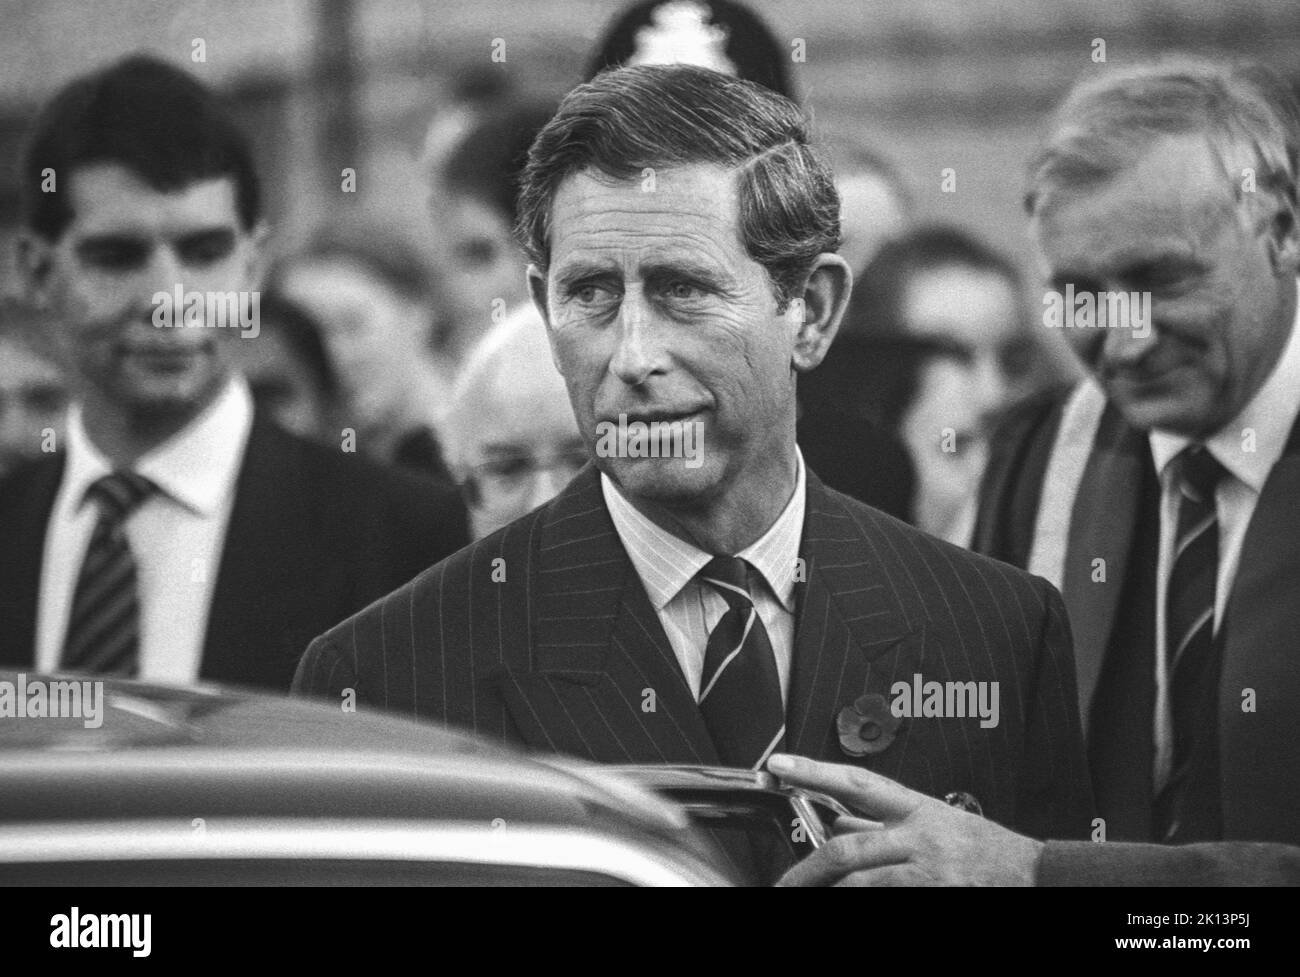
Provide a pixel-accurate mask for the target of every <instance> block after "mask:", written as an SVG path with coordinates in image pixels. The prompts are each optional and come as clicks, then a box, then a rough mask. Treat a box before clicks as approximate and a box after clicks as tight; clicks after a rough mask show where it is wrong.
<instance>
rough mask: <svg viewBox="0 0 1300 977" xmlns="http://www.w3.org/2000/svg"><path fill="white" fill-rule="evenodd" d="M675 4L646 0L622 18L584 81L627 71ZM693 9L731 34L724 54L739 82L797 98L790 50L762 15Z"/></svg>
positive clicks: (723, 4) (709, 6) (728, 0)
mask: <svg viewBox="0 0 1300 977" xmlns="http://www.w3.org/2000/svg"><path fill="white" fill-rule="evenodd" d="M673 2H680V0H644V2H642V3H637V4H633V5H632V6H631V7H628V8H627V10H625V11H623V13H621V14H619V15H618V16H617V17H616V18H615V19H614V21H613V23H611V24H610V25H609V27H607V28H606V29H605V34H604V36H603V37H602V39H601V42H600V46H599V47H598V48H597V49H596V54H595V57H593V58H592V60H591V62H590V63H589V64H588V66H587V73H586V75H585V77H586V78H587V79H588V80H591V79H592V78H594V77H595V76H596V75H598V74H600V73H601V72H602V71H604V70H606V69H607V68H620V67H623V66H624V65H626V64H627V62H628V59H629V58H631V57H632V56H633V55H634V54H635V53H636V51H637V45H638V37H639V35H640V34H641V32H642V31H644V30H647V29H651V30H653V27H652V23H653V21H654V20H655V15H656V14H657V13H659V12H660V10H661V9H662V8H663V7H666V6H668V5H669V4H670V3H673ZM692 5H693V6H696V7H699V8H700V9H701V12H702V13H704V14H706V15H707V19H706V23H708V24H712V25H714V26H715V27H718V28H721V29H723V30H724V31H725V32H726V39H725V41H724V44H723V53H725V55H726V57H727V60H729V61H730V62H731V63H732V64H733V65H735V66H736V74H737V75H738V76H739V77H741V78H744V79H745V80H746V81H752V82H756V83H757V84H759V85H762V86H763V87H764V88H769V89H771V90H772V91H774V92H776V93H777V94H778V95H783V96H785V97H786V98H789V99H795V98H796V96H795V90H794V83H793V82H792V81H791V79H790V71H789V65H790V50H789V49H788V48H787V47H785V46H783V45H782V44H781V43H780V42H779V41H777V39H776V35H775V34H773V33H772V30H771V28H769V27H768V26H767V24H765V23H764V22H763V19H762V18H761V17H759V16H758V14H756V13H754V12H753V11H752V10H750V9H749V8H748V7H745V6H742V5H741V4H739V3H733V2H732V0H693V3H692Z"/></svg>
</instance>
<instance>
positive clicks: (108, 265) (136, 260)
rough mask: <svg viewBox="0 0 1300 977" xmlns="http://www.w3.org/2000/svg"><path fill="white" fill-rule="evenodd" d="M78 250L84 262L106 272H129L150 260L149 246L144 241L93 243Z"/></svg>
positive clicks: (88, 243)
mask: <svg viewBox="0 0 1300 977" xmlns="http://www.w3.org/2000/svg"><path fill="white" fill-rule="evenodd" d="M78 250H79V252H80V254H81V260H82V261H84V262H85V263H86V264H87V265H90V266H91V267H93V268H100V269H102V270H104V271H129V270H131V269H133V268H140V267H142V266H143V265H144V263H145V262H146V261H148V260H149V245H147V244H145V243H144V242H142V241H98V242H95V241H92V242H87V243H86V244H84V245H82V246H81V248H79V249H78Z"/></svg>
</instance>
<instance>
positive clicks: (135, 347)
mask: <svg viewBox="0 0 1300 977" xmlns="http://www.w3.org/2000/svg"><path fill="white" fill-rule="evenodd" d="M210 352H211V341H204V342H202V343H185V344H183V345H182V344H179V343H174V342H170V343H148V342H134V343H123V344H122V345H121V346H119V347H118V350H117V354H118V357H119V358H121V359H124V360H134V361H135V362H137V363H141V364H144V365H146V366H149V367H152V368H155V369H163V370H176V369H182V368H185V367H188V366H189V365H190V364H191V363H193V362H194V360H196V359H198V358H199V357H201V356H206V355H208V354H209V353H210Z"/></svg>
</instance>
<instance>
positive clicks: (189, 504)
mask: <svg viewBox="0 0 1300 977" xmlns="http://www.w3.org/2000/svg"><path fill="white" fill-rule="evenodd" d="M252 421H253V398H252V395H251V394H250V393H249V390H248V383H247V381H245V380H244V378H243V377H242V376H239V375H237V374H236V375H234V376H232V377H231V378H230V380H229V381H227V383H226V385H225V387H224V388H223V389H222V391H221V392H220V393H219V394H217V396H216V398H215V399H214V400H213V401H212V403H210V404H209V405H208V406H207V407H206V408H205V409H204V411H203V413H201V414H200V415H199V416H198V417H196V418H195V419H194V420H193V421H192V422H191V423H190V424H189V425H188V426H186V427H185V428H183V429H182V430H180V431H178V432H177V433H176V434H174V435H173V436H172V437H170V438H168V439H167V440H166V441H164V442H163V443H162V444H160V445H158V446H157V447H156V448H154V449H153V450H151V451H149V452H146V453H145V454H144V455H142V456H141V458H140V460H139V461H138V462H137V463H136V464H135V466H134V470H135V471H136V472H137V473H138V474H140V475H143V476H145V477H146V478H148V479H149V480H150V481H151V482H153V483H154V484H155V485H156V486H158V488H159V490H160V491H161V492H162V493H163V494H164V495H166V496H168V497H169V498H171V499H173V500H174V501H176V502H178V503H180V504H181V505H183V506H185V507H186V508H187V509H189V510H191V511H192V512H194V513H195V514H197V515H202V516H212V515H215V514H217V513H218V512H219V511H220V507H221V505H222V504H223V502H225V501H226V500H227V499H228V498H229V496H230V494H231V493H232V492H233V491H234V486H235V479H236V478H237V477H238V475H239V466H240V464H241V462H242V461H243V455H244V446H245V445H246V444H247V442H248V431H249V428H250V426H251V425H252ZM112 470H113V466H112V465H111V464H110V463H109V460H108V459H107V458H106V457H105V456H104V454H103V452H101V451H100V450H99V449H98V448H97V447H96V446H95V444H94V442H92V441H91V440H90V436H89V435H88V434H87V433H86V428H85V424H84V422H83V420H82V411H81V405H80V404H79V403H78V404H73V406H72V408H71V410H70V411H69V414H68V460H67V466H66V468H65V474H64V486H65V488H66V490H67V493H68V494H67V498H69V499H71V500H72V501H73V504H74V505H76V506H78V507H79V506H80V505H81V504H82V503H83V501H84V500H85V497H86V490H87V489H88V488H89V487H90V486H91V484H92V483H93V482H95V481H96V480H97V479H99V478H101V477H102V476H104V475H107V474H109V473H110V472H112Z"/></svg>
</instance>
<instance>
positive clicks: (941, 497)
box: [899, 355, 988, 546]
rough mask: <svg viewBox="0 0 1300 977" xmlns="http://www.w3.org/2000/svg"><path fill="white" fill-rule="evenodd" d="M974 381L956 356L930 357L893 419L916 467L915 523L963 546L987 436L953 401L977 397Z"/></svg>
mask: <svg viewBox="0 0 1300 977" xmlns="http://www.w3.org/2000/svg"><path fill="white" fill-rule="evenodd" d="M978 386H979V378H978V375H977V374H976V373H975V371H973V370H971V369H970V368H969V367H968V366H967V365H966V364H965V363H963V362H962V361H961V360H959V359H955V358H953V357H951V356H942V355H940V356H934V357H931V358H930V359H928V360H927V361H926V362H925V364H924V365H923V366H922V367H921V369H920V370H919V371H918V376H917V390H916V395H915V399H913V401H912V403H911V404H910V406H909V407H908V408H907V410H906V411H905V412H904V413H903V416H902V417H901V418H900V420H899V437H900V438H901V439H902V441H903V443H904V444H905V445H907V449H908V452H909V454H910V455H911V458H912V463H913V465H914V466H915V467H916V495H915V497H914V498H913V500H912V511H913V516H914V518H915V520H916V525H917V526H919V527H920V528H921V529H924V530H925V531H926V532H928V533H932V534H933V535H935V536H939V537H941V538H943V539H947V540H948V541H949V542H954V543H958V544H959V545H963V546H964V545H967V544H968V543H969V542H970V540H969V539H968V538H962V525H961V524H962V519H963V516H964V515H965V514H966V511H967V509H968V507H969V506H970V505H971V504H972V502H973V500H974V498H975V494H976V492H977V490H978V489H979V481H980V477H981V475H982V474H983V472H984V465H985V463H986V462H987V460H988V442H987V439H986V437H985V433H984V429H983V426H982V425H981V424H980V423H979V420H978V418H977V417H975V416H973V415H970V414H966V413H965V412H962V411H954V410H953V405H955V404H968V403H973V402H977V401H978V400H979V398H980V396H981V394H980V392H979V389H978Z"/></svg>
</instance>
